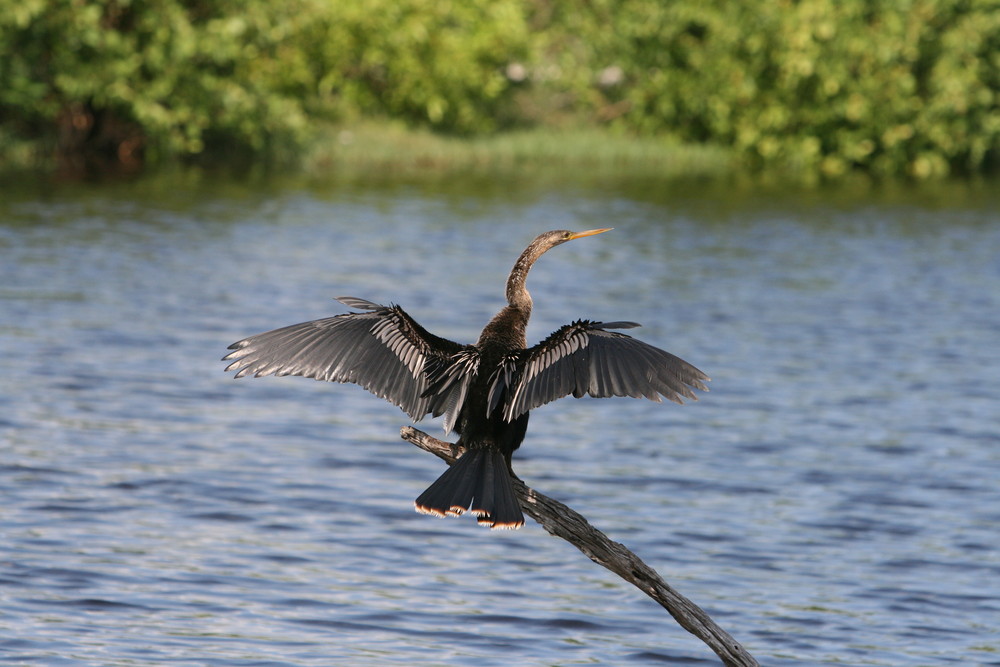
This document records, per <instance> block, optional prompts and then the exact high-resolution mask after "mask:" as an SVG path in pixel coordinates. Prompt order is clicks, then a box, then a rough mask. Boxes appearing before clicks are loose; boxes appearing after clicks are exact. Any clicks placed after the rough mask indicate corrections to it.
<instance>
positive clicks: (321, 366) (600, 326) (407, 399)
mask: <svg viewBox="0 0 1000 667" xmlns="http://www.w3.org/2000/svg"><path fill="white" fill-rule="evenodd" d="M606 231H609V230H608V229H593V230H590V231H585V232H576V233H574V232H569V231H565V230H558V231H552V232H546V233H544V234H541V235H539V236H538V237H537V238H536V239H535V240H534V241H532V242H531V245H529V246H528V247H527V248H526V249H525V250H524V252H523V253H521V256H520V257H519V258H518V260H517V262H516V263H515V264H514V268H513V269H512V270H511V272H510V276H509V277H508V279H507V291H506V296H507V305H506V306H505V307H504V308H503V309H502V310H501V311H500V312H499V313H497V315H496V316H495V317H494V318H493V319H492V320H491V321H490V322H489V324H487V325H486V327H485V328H484V329H483V331H482V333H481V334H480V336H479V340H478V341H477V342H476V343H475V344H474V345H461V344H459V343H455V342H453V341H450V340H447V339H444V338H439V337H438V336H435V335H433V334H431V333H429V332H428V331H427V330H425V329H424V328H423V327H421V326H420V325H419V324H417V323H416V322H415V321H414V320H413V319H412V318H411V317H410V316H409V315H407V314H406V312H404V311H403V309H402V308H400V307H399V306H381V305H379V304H376V303H372V302H370V301H365V300H363V299H356V298H353V297H341V298H339V301H340V302H341V303H343V304H345V305H347V306H349V307H351V308H354V309H356V310H359V311H362V312H356V313H347V314H344V315H337V316H335V317H328V318H325V319H321V320H315V321H312V322H303V323H302V324H294V325H292V326H289V327H284V328H282V329H276V330H274V331H269V332H267V333H262V334H258V335H256V336H251V337H249V338H246V339H244V340H241V341H239V342H237V343H233V344H232V345H230V346H229V349H231V350H233V351H232V352H230V353H229V354H228V355H226V356H225V357H223V360H225V361H230V362H231V363H230V364H229V365H228V366H227V367H226V370H227V371H236V377H238V378H240V377H244V376H247V375H253V376H255V377H260V376H262V375H279V376H280V375H301V376H304V377H312V378H316V379H317V380H326V381H330V382H352V383H354V384H358V385H361V386H362V387H364V388H365V389H367V390H368V391H370V392H372V393H373V394H375V395H376V396H379V397H381V398H385V399H386V400H388V401H390V402H391V403H393V404H394V405H397V406H399V407H400V408H402V410H403V411H404V412H406V413H407V414H408V415H410V417H411V418H413V420H414V421H419V420H420V419H422V418H423V417H425V416H426V415H428V414H430V415H433V416H435V417H437V416H441V415H444V428H445V432H450V431H455V432H456V433H458V434H459V436H460V437H459V440H458V444H459V445H462V446H464V447H465V449H466V451H465V454H463V455H462V456H461V457H460V458H459V459H458V461H457V462H456V463H455V464H454V465H453V466H451V467H450V468H449V469H448V470H446V471H445V472H444V474H443V475H441V476H440V477H439V478H438V479H437V481H435V482H434V483H433V484H431V486H430V487H428V488H427V490H426V491H424V492H423V493H422V494H421V495H420V497H418V498H417V500H416V508H417V510H419V511H421V512H425V513H428V514H436V515H439V516H444V515H458V514H462V513H463V512H465V511H467V510H469V511H471V512H472V513H473V514H475V515H476V516H477V517H478V520H479V523H481V524H484V525H487V526H491V527H493V528H519V527H520V526H521V525H523V524H524V517H523V515H522V514H521V509H520V507H519V506H518V502H517V498H516V497H515V495H514V489H513V486H512V484H511V479H512V476H513V475H514V473H513V471H512V469H511V456H512V454H513V453H514V450H516V449H517V448H518V447H519V446H520V445H521V441H522V440H523V439H524V434H525V432H526V430H527V427H528V413H529V411H530V410H532V409H534V408H537V407H538V406H540V405H544V404H546V403H549V402H551V401H554V400H556V399H558V398H561V397H563V396H569V395H572V396H574V397H576V398H579V397H581V396H584V395H590V396H594V397H597V398H605V397H609V396H632V397H635V398H643V397H644V398H648V399H650V400H653V401H660V396H663V397H666V398H668V399H670V400H672V401H675V402H677V403H680V402H681V398H682V397H683V398H690V399H695V400H696V396H695V394H694V392H693V391H692V389H701V390H707V388H706V386H705V384H704V382H705V381H706V380H708V377H707V376H706V375H705V374H704V373H702V372H701V371H699V370H698V369H697V368H695V367H694V366H692V365H691V364H689V363H687V362H686V361H683V360H682V359H679V358H677V357H675V356H674V355H672V354H670V353H668V352H664V351H663V350H660V349H658V348H655V347H652V346H651V345H647V344H646V343H643V342H641V341H638V340H636V339H635V338H632V337H630V336H626V335H625V334H622V333H618V332H617V331H614V330H616V329H630V328H633V327H637V326H639V325H638V324H636V323H634V322H591V321H589V320H578V321H576V322H573V323H572V324H567V325H565V326H563V327H561V328H560V329H558V330H557V331H555V332H554V333H553V334H551V335H550V336H549V337H548V338H546V339H545V340H543V341H542V342H541V343H539V344H538V345H535V346H534V347H530V348H528V347H527V343H526V341H525V336H524V334H525V328H526V327H527V325H528V318H529V317H530V316H531V305H532V304H531V295H530V294H529V293H528V290H527V288H526V287H525V280H526V278H527V276H528V271H529V270H530V269H531V266H532V265H533V264H534V263H535V261H536V260H537V259H538V258H539V257H541V256H542V254H544V253H545V252H546V251H547V250H549V249H551V248H554V247H555V246H557V245H560V244H562V243H565V242H566V241H571V240H573V239H578V238H583V237H585V236H593V235H594V234H600V233H602V232H606Z"/></svg>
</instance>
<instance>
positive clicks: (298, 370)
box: [223, 297, 462, 421]
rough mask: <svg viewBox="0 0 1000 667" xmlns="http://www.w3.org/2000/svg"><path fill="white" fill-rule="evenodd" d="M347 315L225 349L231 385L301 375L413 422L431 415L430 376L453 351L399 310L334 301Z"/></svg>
mask: <svg viewBox="0 0 1000 667" xmlns="http://www.w3.org/2000/svg"><path fill="white" fill-rule="evenodd" d="M338 300H339V301H340V302H341V303H344V304H345V305H347V306H350V307H351V308H355V309H358V310H364V311H367V312H363V313H347V314H344V315H337V316H335V317H328V318H325V319H322V320H314V321H312V322H303V323H301V324H293V325H291V326H288V327H283V328H281V329H275V330H274V331H268V332H266V333H262V334H257V335H256V336H250V337H249V338H245V339H243V340H241V341H239V342H237V343H233V344H232V345H230V346H229V349H231V350H233V351H232V352H230V353H229V354H227V355H226V356H225V357H223V361H230V362H231V363H230V364H229V365H228V366H227V367H226V370H227V371H236V377H238V378H241V377H245V376H247V375H253V376H255V377H260V376H263V375H278V376H282V375H301V376H303V377H310V378H315V379H317V380H325V381H327V382H352V383H354V384H358V385H361V386H362V387H364V388H365V389H367V390H368V391H370V392H371V393H373V394H375V395H376V396H379V397H381V398H384V399H386V400H388V401H389V402H390V403H392V404H394V405H398V406H399V407H400V408H402V409H403V411H404V412H406V413H407V414H408V415H410V417H411V418H413V419H414V420H415V421H419V420H420V419H421V418H422V417H423V416H424V415H426V414H427V413H428V412H430V411H431V409H432V398H431V397H427V396H424V392H425V390H426V389H427V384H428V380H427V376H428V373H429V372H430V370H431V369H433V368H435V367H437V366H440V365H441V364H446V363H449V358H450V357H451V355H453V354H455V353H456V352H458V351H459V350H461V349H462V346H461V345H459V344H458V343H454V342H452V341H450V340H446V339H444V338H439V337H438V336H434V335H433V334H430V333H428V332H427V331H426V330H425V329H424V328H423V327H421V326H420V325H419V324H417V323H416V322H415V321H414V320H413V318H411V317H410V316H409V315H407V314H406V312H405V311H403V309H402V308H400V307H399V306H381V305H379V304H377V303H372V302H371V301H365V300H364V299H357V298H354V297H341V298H339V299H338Z"/></svg>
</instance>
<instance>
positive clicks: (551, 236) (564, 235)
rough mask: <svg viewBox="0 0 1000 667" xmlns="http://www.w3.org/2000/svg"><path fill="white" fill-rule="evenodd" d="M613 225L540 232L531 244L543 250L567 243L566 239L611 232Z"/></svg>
mask: <svg viewBox="0 0 1000 667" xmlns="http://www.w3.org/2000/svg"><path fill="white" fill-rule="evenodd" d="M612 229H614V228H613V227H604V228H602V229H588V230H587V231H585V232H571V231H569V230H568V229H556V230H554V231H551V232H545V233H544V234H539V235H538V236H537V237H536V238H535V240H534V241H532V243H531V245H537V246H539V248H540V249H542V252H544V251H545V250H548V249H549V248H554V247H555V246H557V245H559V244H561V243H566V241H572V240H573V239H582V238H583V237H585V236H594V235H595V234H603V233H604V232H610V231H611V230H612Z"/></svg>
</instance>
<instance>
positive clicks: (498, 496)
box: [415, 449, 524, 528]
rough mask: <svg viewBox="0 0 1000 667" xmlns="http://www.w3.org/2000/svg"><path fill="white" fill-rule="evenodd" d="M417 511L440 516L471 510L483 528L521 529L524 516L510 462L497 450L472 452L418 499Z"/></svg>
mask: <svg viewBox="0 0 1000 667" xmlns="http://www.w3.org/2000/svg"><path fill="white" fill-rule="evenodd" d="M415 505H416V509H417V511H418V512H424V513H425V514H436V515H437V516H445V515H452V516H456V515H459V514H462V513H463V512H465V511H466V510H471V512H472V513H473V514H475V515H476V517H477V520H478V521H479V523H480V524H483V525H485V526H490V527H491V528H520V527H521V526H523V525H524V515H523V514H521V508H520V506H519V505H518V503H517V496H516V495H515V494H514V486H513V484H512V482H511V477H510V472H509V470H508V468H507V459H506V458H505V457H504V455H503V453H502V452H500V451H499V450H496V449H470V450H467V451H466V452H465V453H464V454H462V456H460V457H459V458H458V460H457V461H455V463H454V464H452V466H451V467H450V468H448V469H447V470H445V471H444V474H442V475H441V476H440V477H438V478H437V481H435V482H434V483H433V484H431V485H430V486H429V487H427V490H426V491H424V492H423V493H421V494H420V497H419V498H417V500H416V502H415Z"/></svg>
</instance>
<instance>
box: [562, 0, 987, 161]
mask: <svg viewBox="0 0 1000 667" xmlns="http://www.w3.org/2000/svg"><path fill="white" fill-rule="evenodd" d="M589 5H590V14H591V15H593V16H594V17H596V20H594V19H586V18H584V17H582V16H581V14H580V12H579V11H578V5H576V3H574V2H572V0H554V1H553V3H552V4H551V5H550V13H549V15H548V17H547V19H548V21H549V23H548V25H547V27H548V29H550V30H551V31H552V32H553V34H558V37H557V39H556V40H555V41H554V42H553V43H554V44H556V45H557V46H558V49H555V50H550V52H549V53H548V54H547V58H548V60H549V61H554V62H557V63H559V64H560V65H564V64H565V63H566V62H567V61H570V68H568V71H569V72H570V76H569V77H567V78H566V79H565V80H564V81H563V82H562V85H563V86H564V89H565V90H567V91H569V92H571V93H572V94H573V96H574V99H575V100H577V102H578V103H582V104H585V105H589V106H590V107H591V113H593V114H596V115H598V116H600V115H601V114H602V111H603V113H604V115H606V116H608V117H610V118H613V122H614V123H615V124H618V125H620V126H623V127H625V128H628V129H629V130H631V131H636V132H640V133H646V134H660V133H669V134H673V135H675V136H679V137H681V138H684V139H688V140H696V141H706V140H707V141H714V142H720V143H722V144H724V145H729V146H732V147H734V148H735V149H736V150H737V151H738V152H739V153H740V154H742V155H743V156H744V157H745V158H746V159H747V160H748V161H749V162H750V163H752V164H757V165H772V164H782V165H785V166H791V167H795V168H803V169H809V170H819V171H820V172H822V173H824V174H827V175H839V174H842V173H844V172H846V171H847V170H850V169H863V170H867V171H871V172H874V173H878V174H899V173H909V174H911V175H913V176H917V177H926V176H931V175H940V174H944V173H947V172H948V171H949V170H951V169H956V170H962V171H972V170H978V169H982V168H984V167H985V166H987V165H988V162H989V161H990V160H991V159H993V160H996V159H997V158H998V151H1000V3H997V2H996V0H844V1H841V0H779V1H776V2H741V1H739V0H699V1H698V2H694V1H691V2H672V3H665V2H661V1H660V0H625V1H624V2H616V1H614V0H591V2H590V3H589ZM588 23H593V24H594V25H592V26H590V29H589V30H588ZM579 64H589V67H584V68H578V66H579ZM611 65H614V66H618V67H620V68H621V69H622V71H623V74H624V80H623V81H622V83H621V84H619V85H617V86H614V87H610V88H609V89H606V90H601V91H600V93H601V94H600V95H597V96H595V95H594V91H595V89H598V87H596V86H594V85H593V81H594V78H595V74H596V72H598V71H599V69H600V68H601V67H607V66H611ZM564 69H567V68H565V67H564ZM588 79H589V80H588ZM609 112H610V113H609Z"/></svg>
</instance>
